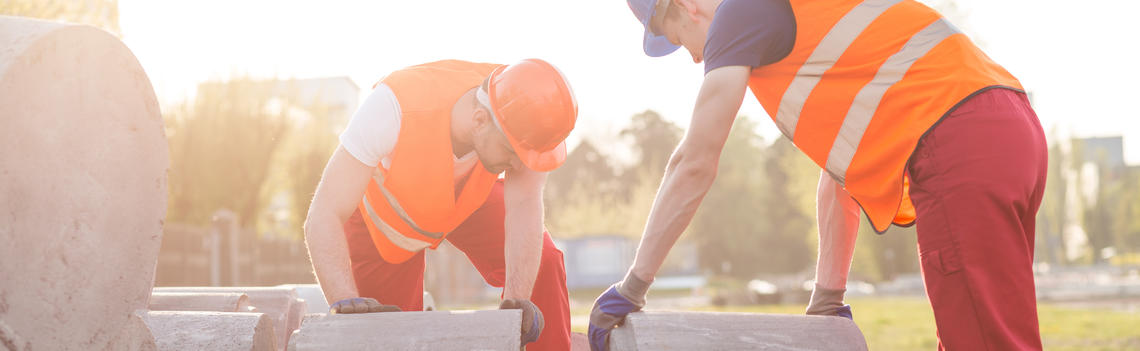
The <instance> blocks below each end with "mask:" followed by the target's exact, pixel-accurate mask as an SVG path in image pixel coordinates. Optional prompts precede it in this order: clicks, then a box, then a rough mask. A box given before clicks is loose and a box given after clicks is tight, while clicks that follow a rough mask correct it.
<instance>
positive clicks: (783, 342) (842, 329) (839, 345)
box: [610, 311, 867, 351]
mask: <svg viewBox="0 0 1140 351" xmlns="http://www.w3.org/2000/svg"><path fill="white" fill-rule="evenodd" d="M866 349H867V342H866V340H864V339H863V333H862V332H860V331H859V328H858V327H856V326H855V323H854V322H852V321H851V320H849V319H847V318H841V317H823V316H803V315H787V314H755V313H717V312H656V311H654V312H638V313H632V314H630V315H629V316H627V317H626V321H625V324H624V325H622V326H621V327H618V328H615V329H614V330H613V332H611V333H610V350H614V351H634V350H643V351H644V350H845V351H858V350H866Z"/></svg>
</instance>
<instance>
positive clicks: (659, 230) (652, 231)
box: [631, 66, 751, 282]
mask: <svg viewBox="0 0 1140 351" xmlns="http://www.w3.org/2000/svg"><path fill="white" fill-rule="evenodd" d="M750 72H751V68H750V67H746V66H726V67H721V68H717V69H714V70H712V71H710V72H709V73H708V74H706V75H705V80H704V83H703V84H701V90H700V94H699V95H698V96H697V103H696V106H694V108H693V118H692V121H691V122H690V124H689V130H688V132H687V133H686V134H685V138H684V139H682V140H681V143H680V145H678V146H677V149H676V150H674V151H673V156H672V157H670V159H669V165H668V167H666V168H665V178H664V180H662V182H661V187H660V188H659V189H658V191H657V198H656V199H655V200H654V201H653V209H652V210H651V211H650V213H649V222H648V223H647V224H646V225H645V232H644V234H643V235H642V237H641V244H640V245H639V246H638V248H637V256H636V258H635V259H634V263H633V267H632V269H631V272H632V273H633V274H634V275H636V276H637V277H638V278H640V279H642V280H644V281H646V282H652V281H653V277H655V276H656V275H657V270H658V269H660V268H661V264H662V262H664V261H665V256H666V255H667V254H668V253H669V249H671V248H672V247H673V244H674V243H676V241H677V238H678V237H680V236H681V233H682V232H684V231H685V228H686V227H688V226H689V222H690V221H692V219H693V215H694V214H696V212H697V208H698V207H699V206H700V204H701V200H702V199H704V197H705V194H706V193H708V191H709V188H710V187H712V184H713V180H714V179H715V178H716V172H717V165H718V163H719V162H720V152H721V149H723V148H724V143H725V141H726V140H727V139H728V133H729V131H730V130H732V123H733V121H734V120H735V119H736V113H737V111H738V110H740V103H741V101H743V100H744V92H745V90H746V88H747V86H748V77H749V74H750Z"/></svg>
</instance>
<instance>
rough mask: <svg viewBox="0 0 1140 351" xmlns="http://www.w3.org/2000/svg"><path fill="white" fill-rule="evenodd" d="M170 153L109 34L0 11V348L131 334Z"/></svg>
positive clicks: (146, 85)
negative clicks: (133, 314)
mask: <svg viewBox="0 0 1140 351" xmlns="http://www.w3.org/2000/svg"><path fill="white" fill-rule="evenodd" d="M169 163H170V161H169V155H168V149H167V143H166V137H165V135H164V131H163V123H162V117H161V116H160V114H159V108H158V103H157V100H156V99H155V95H154V90H153V89H152V87H151V84H150V81H149V80H148V79H147V76H146V73H145V72H143V69H142V67H141V66H140V65H139V63H138V60H136V59H135V57H134V55H133V54H132V53H131V51H130V50H129V49H127V47H126V46H124V45H123V43H122V42H121V41H119V39H118V38H116V37H115V36H113V35H111V34H109V33H107V32H105V31H103V30H100V29H97V28H94V27H90V26H85V25H70V24H63V23H57V22H49V21H40V20H33V19H27V18H20V17H8V16H0V243H3V244H0V277H3V278H0V280H2V281H3V283H0V320H2V321H3V322H0V348H8V349H16V350H23V349H37V350H59V349H67V350H102V349H106V348H109V347H111V346H110V345H112V343H113V342H117V341H116V338H118V337H120V336H121V335H126V334H131V335H134V333H136V332H138V333H142V331H140V330H133V331H132V330H124V328H130V327H129V326H130V325H137V324H135V323H131V319H132V317H131V315H132V312H133V311H135V310H145V309H146V308H147V299H148V298H149V297H150V289H151V286H152V285H153V283H154V270H155V265H156V262H157V257H158V249H159V245H160V243H161V241H162V224H163V219H164V218H165V216H166V205H167V204H166V194H167V192H166V186H167V185H166V171H167V169H168V168H169ZM114 345H118V344H114ZM127 348H130V347H127Z"/></svg>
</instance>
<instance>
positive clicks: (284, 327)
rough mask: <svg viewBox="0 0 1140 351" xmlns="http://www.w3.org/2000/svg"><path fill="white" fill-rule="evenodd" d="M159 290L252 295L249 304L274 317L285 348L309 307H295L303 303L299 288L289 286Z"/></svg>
mask: <svg viewBox="0 0 1140 351" xmlns="http://www.w3.org/2000/svg"><path fill="white" fill-rule="evenodd" d="M154 292H155V293H242V294H246V295H247V296H249V304H250V305H251V306H253V307H254V308H257V312H261V313H265V314H266V315H268V316H269V318H270V319H272V320H273V325H274V335H275V336H276V339H277V345H278V346H280V347H282V348H283V347H285V345H286V344H287V343H288V341H289V335H290V334H292V333H293V330H296V328H297V327H298V326H300V321H301V318H302V317H303V315H304V312H305V307H304V306H300V308H298V307H294V305H296V304H298V303H299V302H304V301H303V300H300V299H298V298H297V292H296V290H294V289H292V288H288V287H241V286H236V287H215V286H210V287H197V286H195V287H162V288H154Z"/></svg>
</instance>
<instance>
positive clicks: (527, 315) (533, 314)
mask: <svg viewBox="0 0 1140 351" xmlns="http://www.w3.org/2000/svg"><path fill="white" fill-rule="evenodd" d="M499 309H500V310H522V329H521V330H520V332H521V334H520V337H521V339H520V341H521V342H522V345H526V344H529V343H532V342H535V341H538V337H539V336H540V335H542V328H543V327H545V326H546V321H545V320H544V319H543V318H542V310H540V309H538V306H535V305H534V303H533V302H530V301H529V300H521V299H506V300H503V302H502V303H500V304H499Z"/></svg>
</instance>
